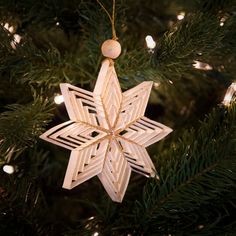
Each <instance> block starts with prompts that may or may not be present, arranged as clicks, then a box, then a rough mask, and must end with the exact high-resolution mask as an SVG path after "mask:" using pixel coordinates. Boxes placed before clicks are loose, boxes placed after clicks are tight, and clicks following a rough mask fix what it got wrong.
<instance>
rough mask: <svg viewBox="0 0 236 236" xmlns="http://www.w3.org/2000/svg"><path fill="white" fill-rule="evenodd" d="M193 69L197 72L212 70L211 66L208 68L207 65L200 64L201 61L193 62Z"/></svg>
mask: <svg viewBox="0 0 236 236" xmlns="http://www.w3.org/2000/svg"><path fill="white" fill-rule="evenodd" d="M193 62H194V63H193V67H194V68H196V69H198V70H212V69H213V68H212V66H210V65H209V64H207V63H204V62H201V61H193Z"/></svg>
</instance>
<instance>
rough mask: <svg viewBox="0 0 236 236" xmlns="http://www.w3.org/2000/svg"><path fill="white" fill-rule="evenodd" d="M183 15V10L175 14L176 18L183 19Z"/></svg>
mask: <svg viewBox="0 0 236 236" xmlns="http://www.w3.org/2000/svg"><path fill="white" fill-rule="evenodd" d="M184 17H185V12H183V11H181V12H180V13H179V14H178V15H177V19H178V20H183V19H184Z"/></svg>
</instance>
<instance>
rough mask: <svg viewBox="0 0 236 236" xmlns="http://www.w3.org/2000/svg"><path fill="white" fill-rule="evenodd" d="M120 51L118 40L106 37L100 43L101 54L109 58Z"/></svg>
mask: <svg viewBox="0 0 236 236" xmlns="http://www.w3.org/2000/svg"><path fill="white" fill-rule="evenodd" d="M120 53H121V45H120V43H119V42H118V41H116V40H113V39H108V40H106V41H105V42H104V43H103V44H102V55H103V56H104V57H108V58H111V59H116V58H117V57H118V56H119V55H120Z"/></svg>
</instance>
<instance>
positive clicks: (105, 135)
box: [40, 40, 172, 202]
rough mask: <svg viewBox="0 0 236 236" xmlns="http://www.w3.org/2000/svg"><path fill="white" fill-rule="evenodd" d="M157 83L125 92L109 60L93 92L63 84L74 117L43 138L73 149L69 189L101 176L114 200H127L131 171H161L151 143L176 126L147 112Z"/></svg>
mask: <svg viewBox="0 0 236 236" xmlns="http://www.w3.org/2000/svg"><path fill="white" fill-rule="evenodd" d="M108 41H109V40H108ZM115 42H116V41H115ZM105 43H106V41H105ZM116 43H118V42H116ZM106 49H107V47H106ZM113 49H114V47H113ZM113 49H112V50H113ZM112 50H111V51H112ZM108 51H109V50H108ZM113 52H114V50H113ZM108 54H109V53H108ZM103 55H105V56H107V55H106V53H104V50H103ZM109 57H110V58H115V57H112V56H111V55H110V54H109ZM152 84H153V83H152V82H143V83H141V84H139V85H138V86H136V87H134V88H132V89H130V90H128V91H126V92H124V93H122V91H121V88H120V85H119V81H118V78H117V75H116V71H115V68H114V62H113V61H112V60H111V59H105V60H104V61H103V62H102V66H101V69H100V72H99V75H98V79H97V82H96V85H95V88H94V91H93V92H89V91H87V90H84V89H81V88H78V87H75V86H73V85H70V84H66V83H64V84H61V85H60V87H61V91H62V95H63V97H64V101H65V106H66V109H67V111H68V114H69V118H70V120H69V121H67V122H64V123H62V124H60V125H57V126H55V127H53V128H51V129H50V130H48V131H47V132H45V133H44V134H42V135H41V136H40V137H41V138H42V139H44V140H46V141H49V142H51V143H54V144H56V145H59V146H62V147H64V148H67V149H70V150H71V155H70V160H69V164H68V167H67V170H66V175H65V179H64V183H63V188H66V189H72V188H74V187H75V186H77V185H79V184H81V183H83V182H84V181H86V180H88V179H90V178H92V177H93V176H95V175H97V176H98V178H99V179H100V181H101V182H102V184H103V186H104V188H105V190H106V191H107V193H108V194H109V196H110V197H111V198H112V200H113V201H116V202H121V201H122V199H123V197H124V194H125V192H126V189H127V186H128V182H129V179H130V174H131V170H133V171H135V172H138V173H140V174H142V175H145V176H148V177H149V176H151V177H154V176H157V175H156V170H155V167H154V165H153V163H152V161H151V159H150V157H149V155H148V153H147V151H146V149H145V147H147V146H149V145H151V144H153V143H155V142H157V141H159V140H160V139H162V138H164V137H165V136H166V135H168V134H169V133H170V132H171V131H172V130H171V129H170V128H168V127H166V126H165V125H163V124H160V123H158V122H156V121H153V120H150V119H148V118H147V117H145V116H144V113H145V109H146V106H147V102H148V99H149V95H150V92H151V88H152Z"/></svg>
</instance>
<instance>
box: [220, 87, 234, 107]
mask: <svg viewBox="0 0 236 236" xmlns="http://www.w3.org/2000/svg"><path fill="white" fill-rule="evenodd" d="M235 92H236V83H232V84H231V85H230V86H229V87H228V89H227V91H226V93H225V97H224V99H223V101H222V103H223V104H224V105H225V106H228V105H229V104H230V102H231V101H232V98H233V95H234V93H235Z"/></svg>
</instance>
